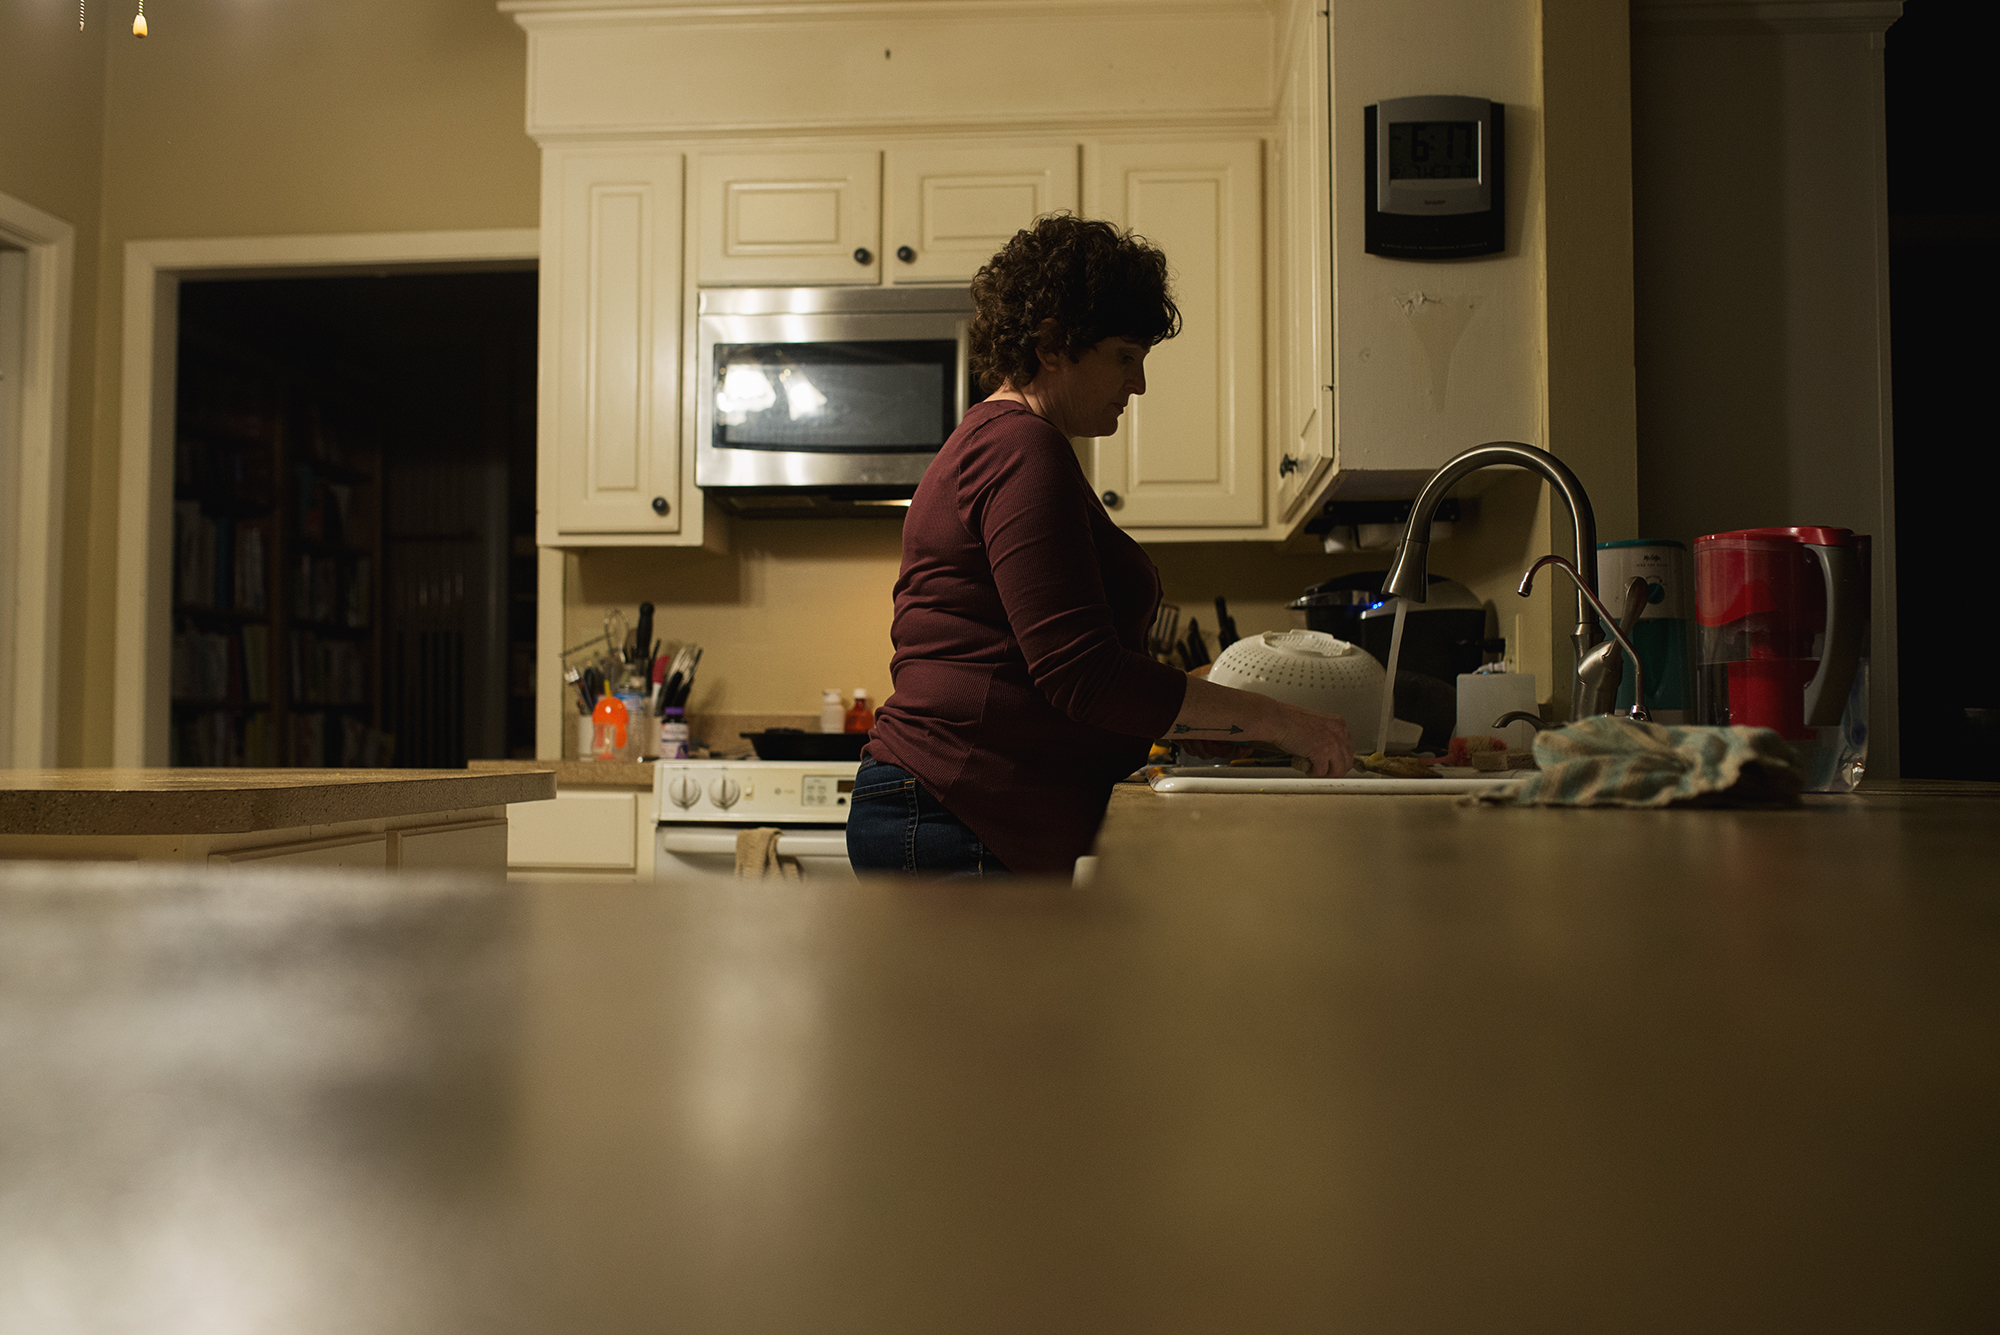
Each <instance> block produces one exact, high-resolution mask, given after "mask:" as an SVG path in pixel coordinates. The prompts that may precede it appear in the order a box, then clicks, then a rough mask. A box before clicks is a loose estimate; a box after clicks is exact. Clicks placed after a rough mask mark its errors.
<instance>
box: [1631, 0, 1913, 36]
mask: <svg viewBox="0 0 2000 1335" xmlns="http://www.w3.org/2000/svg"><path fill="white" fill-rule="evenodd" d="M1902 16H1903V5H1902V0H1632V26H1634V27H1636V28H1646V29H1649V30H1651V31H1654V32H1886V31H1887V30H1888V28H1889V25H1890V24H1892V23H1894V22H1895V21H1896V20H1897V19H1899V18H1901V17H1902Z"/></svg>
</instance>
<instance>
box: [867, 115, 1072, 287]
mask: <svg viewBox="0 0 2000 1335" xmlns="http://www.w3.org/2000/svg"><path fill="white" fill-rule="evenodd" d="M1076 176H1077V149H1076V145H1075V144H1008V143H1005V142H1001V143H996V144H982V143H978V142H959V143H942V144H926V145H923V146H922V147H912V148H892V149H890V150H889V152H888V160H887V165H886V184H887V187H888V202H887V206H886V207H885V209H884V211H883V212H884V216H885V217H886V218H887V220H888V226H887V227H886V228H885V229H884V231H883V236H882V241H883V245H884V246H885V247H886V248H887V250H888V252H889V253H888V254H887V255H886V256H885V257H884V259H883V263H884V265H885V267H886V268H887V271H888V275H889V281H890V282H892V283H969V282H971V281H972V275H973V274H975V273H977V272H978V271H979V266H980V265H982V264H984V263H986V261H987V260H989V259H991V258H993V254H994V252H995V251H997V250H999V249H1000V247H1002V246H1004V245H1006V244H1007V242H1008V241H1009V240H1010V239H1011V238H1012V237H1013V235H1014V233H1016V232H1018V231H1020V230H1021V229H1022V228H1023V227H1026V226H1027V225H1028V224H1029V223H1032V222H1033V221H1034V220H1035V219H1036V218H1039V217H1040V216H1041V215H1043V214H1044V213H1053V212H1055V211H1056V210H1058V209H1070V210H1074V209H1075V208H1076Z"/></svg>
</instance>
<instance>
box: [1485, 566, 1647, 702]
mask: <svg viewBox="0 0 2000 1335" xmlns="http://www.w3.org/2000/svg"><path fill="white" fill-rule="evenodd" d="M1543 566H1561V567H1562V568H1563V569H1564V570H1566V571H1568V572H1569V577H1570V578H1571V579H1573V580H1575V581H1576V591H1577V592H1578V593H1579V594H1581V595H1582V596H1583V597H1585V598H1588V599H1589V600H1590V605H1591V606H1592V607H1594V608H1596V609H1597V611H1598V614H1599V615H1600V616H1602V617H1603V618H1604V627H1605V629H1606V630H1609V631H1610V632H1611V638H1612V639H1614V640H1616V641H1617V642H1618V647H1619V648H1620V649H1623V650H1624V651H1625V654H1626V656H1627V657H1628V658H1630V659H1631V660H1632V721H1633V722H1635V723H1644V722H1645V721H1646V719H1647V715H1646V665H1645V664H1644V663H1642V662H1640V661H1639V651H1638V650H1637V649H1634V648H1633V647H1632V641H1630V640H1628V639H1626V638H1625V632H1624V631H1622V630H1620V629H1618V618H1617V617H1615V616H1613V615H1612V614H1611V609H1610V608H1608V607H1606V606H1605V605H1604V602H1603V600H1602V599H1600V598H1599V597H1598V596H1597V590H1595V589H1593V588H1591V587H1590V586H1589V585H1588V584H1585V583H1584V582H1583V576H1582V575H1579V574H1578V573H1577V570H1576V566H1575V565H1574V564H1572V563H1571V562H1570V561H1569V560H1567V559H1566V558H1564V557H1561V556H1556V555H1553V554H1551V555H1548V556H1544V557H1543V558H1542V559H1541V560H1539V561H1537V562H1535V563H1534V564H1533V565H1531V566H1529V567H1528V573H1527V574H1525V575H1523V576H1521V587H1520V588H1518V589H1516V590H1514V592H1516V593H1518V594H1520V595H1521V596H1522V597H1523V598H1525V597H1527V596H1528V595H1529V594H1531V593H1533V592H1534V591H1535V575H1536V574H1537V573H1538V572H1540V570H1541V568H1542V567H1543ZM1610 648H1611V646H1610V645H1608V644H1606V645H1600V646H1599V647H1598V651H1593V652H1591V653H1590V654H1588V655H1586V656H1585V661H1586V662H1589V661H1591V660H1593V659H1596V658H1598V652H1599V651H1602V650H1608V649H1610ZM1602 673H1603V668H1602V666H1601V665H1600V666H1599V667H1598V673H1597V675H1600V676H1601V675H1602ZM1578 675H1579V676H1582V675H1583V674H1582V673H1579V674H1578ZM1572 712H1574V711H1572Z"/></svg>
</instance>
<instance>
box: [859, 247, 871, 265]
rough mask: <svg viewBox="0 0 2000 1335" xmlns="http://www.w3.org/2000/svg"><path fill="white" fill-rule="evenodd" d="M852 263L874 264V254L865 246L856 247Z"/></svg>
mask: <svg viewBox="0 0 2000 1335" xmlns="http://www.w3.org/2000/svg"><path fill="white" fill-rule="evenodd" d="M854 262H855V263H856V264H873V263H874V262H875V252H874V251H872V250H870V249H868V247H866V246H856V247H855V248H854Z"/></svg>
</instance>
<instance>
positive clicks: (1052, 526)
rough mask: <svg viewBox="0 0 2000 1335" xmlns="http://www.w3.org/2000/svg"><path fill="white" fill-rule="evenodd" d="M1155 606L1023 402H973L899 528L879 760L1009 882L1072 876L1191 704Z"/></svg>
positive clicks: (1142, 560)
mask: <svg viewBox="0 0 2000 1335" xmlns="http://www.w3.org/2000/svg"><path fill="white" fill-rule="evenodd" d="M1159 600H1160V576H1159V571H1158V570H1157V569H1155V568H1154V565H1153V563H1152V562H1151V561H1150V560H1148V559H1147V557H1146V554H1145V552H1144V551H1142V550H1141V549H1140V547H1139V544H1138V543H1136V542H1134V541H1133V540H1132V539H1131V538H1130V537H1128V536H1126V534H1125V533H1124V532H1123V531H1122V530H1120V529H1119V528H1118V526H1117V525H1116V524H1113V523H1112V522H1111V517H1110V516H1109V515H1107V514H1106V513H1105V512H1104V507H1103V506H1102V505H1100V504H1099V503H1098V499H1097V496H1096V494H1095V493H1094V492H1093V491H1092V490H1091V487H1090V482H1089V479H1087V478H1086V477H1085V476H1084V474H1083V469H1082V468H1081V467H1080V466H1078V464H1077V461H1076V455H1075V453H1074V451H1072V450H1071V448H1070V443H1069V441H1068V440H1066V439H1064V438H1063V436H1062V434H1061V433H1060V432H1058V431H1057V430H1056V429H1055V428H1054V427H1053V426H1051V425H1050V424H1049V423H1048V422H1047V421H1045V420H1043V419H1042V418H1041V417H1039V416H1037V415H1036V414H1035V413H1033V412H1031V411H1029V410H1028V409H1027V408H1025V407H1023V406H1022V405H1020V404H1018V403H1014V402H1012V401H1009V400H999V401H993V400H989V401H987V402H985V403H981V404H977V405H975V406H974V407H973V409H972V410H971V411H970V412H968V413H967V414H966V415H965V420H964V421H963V422H961V423H959V427H958V430H957V431H955V432H953V433H952V436H951V439H950V440H948V441H946V442H945V446H944V448H943V449H942V450H940V451H939V452H938V456H937V458H936V460H935V461H933V462H932V464H931V466H930V468H929V470H928V471H927V472H925V474H924V479H923V482H922V483H921V484H919V486H918V487H917V494H916V497H915V499H913V500H912V501H911V502H910V512H909V516H908V518H907V519H905V520H904V523H903V569H902V574H901V575H900V576H899V577H898V578H897V580H896V614H895V621H894V624H893V626H892V628H891V631H890V638H891V639H892V640H893V641H894V642H895V647H896V654H895V657H894V659H893V660H891V663H890V674H891V677H892V678H893V680H894V682H895V690H894V693H893V694H891V695H890V697H889V699H888V701H887V702H886V703H884V704H883V706H882V708H881V709H880V710H879V711H878V712H877V713H876V715H875V729H874V735H873V737H872V739H871V740H870V742H869V744H868V750H867V754H868V755H870V756H872V757H874V758H875V759H877V760H883V761H887V762H889V763H890V764H894V765H900V766H902V767H903V768H904V769H906V770H908V771H909V772H910V773H911V774H914V775H915V776H916V777H917V780H918V781H919V782H921V783H922V784H923V785H924V787H926V788H928V789H929V790H930V791H931V792H932V793H933V794H935V795H936V796H937V798H938V800H939V801H941V802H943V803H944V804H945V806H946V807H947V808H949V809H950V810H951V812H952V813H953V814H954V815H956V816H957V817H958V818H959V819H960V820H962V821H964V822H965V823H966V824H967V825H968V826H970V827H971V829H972V831H973V832H974V833H975V834H977V835H978V836H979V838H980V839H981V840H982V841H983V842H984V843H985V844H986V846H987V847H988V848H990V849H992V850H993V852H994V853H995V854H996V855H997V856H998V857H999V858H1000V860H1001V861H1002V862H1005V863H1006V864H1007V865H1008V866H1009V867H1010V868H1012V869H1013V870H1015V871H1020V872H1063V871H1067V870H1069V868H1070V865H1071V864H1072V863H1073V862H1075V860H1076V858H1077V856H1078V855H1079V854H1082V853H1087V852H1089V851H1090V845H1091V841H1092V839H1094V838H1095V837H1096V834H1097V827H1098V825H1099V824H1100V823H1101V822H1102V821H1103V819H1104V808H1105V804H1106V803H1107V802H1108V801H1109V800H1110V797H1111V785H1112V784H1114V783H1116V782H1117V781H1118V780H1119V779H1121V778H1123V777H1124V776H1125V775H1126V774H1129V773H1131V771H1132V770H1133V769H1134V768H1135V767H1137V766H1138V765H1139V764H1140V762H1141V761H1143V760H1144V759H1145V757H1146V749H1147V744H1148V741H1149V739H1151V738H1154V737H1158V736H1161V735H1163V734H1164V733H1165V732H1166V731H1167V728H1168V727H1169V726H1170V725H1171V724H1172V723H1173V720H1174V717H1175V715H1177V714H1178V713H1179V712H1180V707H1181V700H1182V697H1183V696H1185V695H1186V693H1187V678H1186V676H1185V675H1184V674H1182V673H1180V672H1178V671H1176V670H1175V669H1173V668H1171V667H1168V666H1167V665H1165V664H1163V663H1160V662H1157V661H1155V660H1154V659H1153V658H1151V657H1150V656H1148V655H1147V654H1146V653H1145V652H1144V646H1145V642H1146V632H1147V629H1148V628H1149V627H1150V626H1151V625H1152V621H1153V613H1154V610H1155V609H1156V608H1157V606H1158V604H1159Z"/></svg>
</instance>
